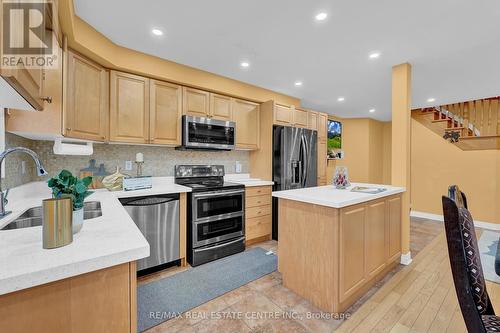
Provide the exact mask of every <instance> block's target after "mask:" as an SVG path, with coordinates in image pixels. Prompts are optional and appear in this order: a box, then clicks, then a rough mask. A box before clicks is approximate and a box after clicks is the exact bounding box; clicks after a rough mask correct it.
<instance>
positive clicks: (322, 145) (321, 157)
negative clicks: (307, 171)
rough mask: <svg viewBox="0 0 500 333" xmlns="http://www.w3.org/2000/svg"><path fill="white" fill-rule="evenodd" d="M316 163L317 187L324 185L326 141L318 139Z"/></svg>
mask: <svg viewBox="0 0 500 333" xmlns="http://www.w3.org/2000/svg"><path fill="white" fill-rule="evenodd" d="M317 158H318V161H317V164H318V165H317V169H318V176H317V177H318V186H323V185H326V179H327V175H326V170H327V163H328V159H327V142H326V140H320V139H318V156H317Z"/></svg>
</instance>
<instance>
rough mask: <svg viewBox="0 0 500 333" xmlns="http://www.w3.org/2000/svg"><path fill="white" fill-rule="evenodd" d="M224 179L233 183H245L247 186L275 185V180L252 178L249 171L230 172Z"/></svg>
mask: <svg viewBox="0 0 500 333" xmlns="http://www.w3.org/2000/svg"><path fill="white" fill-rule="evenodd" d="M224 180H226V181H228V182H231V183H237V184H243V185H245V187H253V186H269V185H274V182H273V181H270V180H263V179H259V178H250V174H248V173H234V174H228V175H226V176H224Z"/></svg>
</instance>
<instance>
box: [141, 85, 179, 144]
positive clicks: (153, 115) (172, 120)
mask: <svg viewBox="0 0 500 333" xmlns="http://www.w3.org/2000/svg"><path fill="white" fill-rule="evenodd" d="M149 104H150V108H149V109H150V129H149V131H150V142H151V143H155V144H168V145H180V144H181V125H180V124H181V116H182V87H181V86H179V85H176V84H171V83H167V82H162V81H156V80H151V87H150V103H149Z"/></svg>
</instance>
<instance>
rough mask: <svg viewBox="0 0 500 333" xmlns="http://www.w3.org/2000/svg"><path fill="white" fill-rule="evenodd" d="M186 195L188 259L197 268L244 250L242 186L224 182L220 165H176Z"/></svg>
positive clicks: (243, 196)
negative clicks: (189, 190)
mask: <svg viewBox="0 0 500 333" xmlns="http://www.w3.org/2000/svg"><path fill="white" fill-rule="evenodd" d="M175 182H176V183H177V184H180V185H184V186H188V187H191V188H192V190H193V191H192V192H191V193H189V194H188V214H187V236H188V241H187V260H188V262H189V264H191V266H198V265H201V264H204V263H206V262H209V261H212V260H216V259H218V258H222V257H225V256H228V255H231V254H235V253H238V252H242V251H244V250H245V186H244V185H241V184H234V183H228V182H224V166H222V165H177V166H175Z"/></svg>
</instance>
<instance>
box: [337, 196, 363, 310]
mask: <svg viewBox="0 0 500 333" xmlns="http://www.w3.org/2000/svg"><path fill="white" fill-rule="evenodd" d="M365 220H366V207H365V206H364V205H355V206H350V207H346V208H342V209H341V211H340V228H339V240H340V251H339V255H340V263H339V266H340V267H339V291H340V295H339V300H340V302H343V301H345V300H346V299H347V298H348V297H349V296H351V295H352V294H353V293H355V292H356V291H358V290H359V289H360V288H361V287H362V286H363V284H364V283H365V259H366V257H365V255H366V251H365V239H366V235H365V232H366V228H365Z"/></svg>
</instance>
